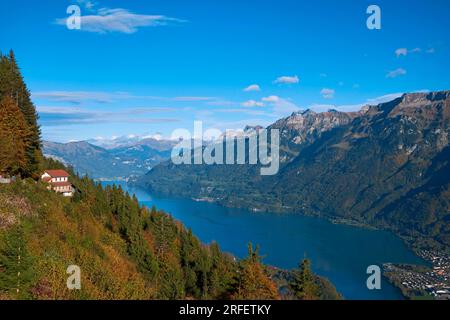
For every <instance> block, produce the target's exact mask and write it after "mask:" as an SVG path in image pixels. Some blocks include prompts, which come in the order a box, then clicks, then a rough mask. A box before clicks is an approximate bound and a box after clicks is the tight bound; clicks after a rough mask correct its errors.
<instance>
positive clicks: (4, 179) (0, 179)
mask: <svg viewBox="0 0 450 320" xmlns="http://www.w3.org/2000/svg"><path fill="white" fill-rule="evenodd" d="M12 180H13V179H11V178H10V177H8V176H6V175H1V174H0V184H8V183H11V182H12Z"/></svg>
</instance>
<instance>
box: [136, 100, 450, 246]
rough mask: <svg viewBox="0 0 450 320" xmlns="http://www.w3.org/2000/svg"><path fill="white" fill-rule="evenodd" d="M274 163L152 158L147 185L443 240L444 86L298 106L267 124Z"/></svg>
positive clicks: (447, 170)
mask: <svg viewBox="0 0 450 320" xmlns="http://www.w3.org/2000/svg"><path fill="white" fill-rule="evenodd" d="M270 127H271V128H278V129H280V132H281V151H280V153H281V154H280V157H281V162H282V163H281V167H280V171H279V173H278V174H277V175H275V176H267V177H263V176H260V175H259V169H258V167H257V166H249V165H232V166H227V165H215V166H207V165H193V166H187V165H178V166H176V165H173V164H172V163H171V162H165V163H162V164H160V165H158V166H156V167H155V168H153V169H152V170H151V171H150V172H149V173H148V174H147V175H145V176H144V177H143V178H141V179H140V180H139V184H141V185H142V186H145V187H146V188H148V189H150V190H151V191H152V192H157V193H165V194H172V195H176V196H187V197H192V198H208V199H214V200H215V201H217V202H219V203H222V204H224V205H228V206H236V207H246V208H253V209H255V210H273V211H281V212H297V213H304V214H311V215H320V216H324V217H329V218H332V219H337V220H340V221H348V222H352V223H358V224H361V223H362V224H370V225H375V226H378V227H383V228H388V229H391V230H394V231H395V232H397V234H399V235H402V236H403V237H404V238H405V239H408V240H411V241H412V242H413V243H415V244H418V243H420V244H421V245H424V246H426V245H429V244H431V245H434V244H436V243H440V244H444V245H445V246H447V247H448V246H450V144H449V141H450V128H449V127H450V91H444V92H435V93H417V94H406V95H403V96H402V97H400V98H398V99H395V100H393V101H391V102H388V103H383V104H379V105H376V106H368V107H365V108H363V109H362V110H361V111H360V112H357V113H343V112H338V111H335V110H330V111H329V112H324V113H315V112H312V111H305V112H299V113H294V114H292V115H291V116H289V117H287V118H285V119H281V120H279V121H277V122H276V123H274V124H273V125H272V126H270Z"/></svg>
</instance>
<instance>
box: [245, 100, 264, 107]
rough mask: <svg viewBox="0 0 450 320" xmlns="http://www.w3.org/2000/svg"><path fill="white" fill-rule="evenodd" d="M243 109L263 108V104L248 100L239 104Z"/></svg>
mask: <svg viewBox="0 0 450 320" xmlns="http://www.w3.org/2000/svg"><path fill="white" fill-rule="evenodd" d="M241 105H242V106H243V107H250V108H251V107H264V103H263V102H260V101H256V100H248V101H245V102H242V104H241Z"/></svg>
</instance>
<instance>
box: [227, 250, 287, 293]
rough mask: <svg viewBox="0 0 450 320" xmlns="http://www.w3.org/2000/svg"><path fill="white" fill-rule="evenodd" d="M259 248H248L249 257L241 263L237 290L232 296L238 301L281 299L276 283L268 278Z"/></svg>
mask: <svg viewBox="0 0 450 320" xmlns="http://www.w3.org/2000/svg"><path fill="white" fill-rule="evenodd" d="M258 251H259V248H258V247H257V248H256V249H255V250H253V247H252V245H251V244H249V246H248V257H247V258H246V259H244V260H243V261H241V263H240V264H241V267H240V270H239V275H238V279H237V290H236V293H235V294H233V295H232V298H233V299H236V300H276V299H279V295H278V290H277V287H276V285H275V283H274V282H273V281H272V280H271V279H270V278H269V277H268V275H267V273H266V272H265V270H264V266H263V265H262V263H261V257H260V256H259V253H258Z"/></svg>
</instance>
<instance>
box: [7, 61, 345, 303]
mask: <svg viewBox="0 0 450 320" xmlns="http://www.w3.org/2000/svg"><path fill="white" fill-rule="evenodd" d="M0 72H1V74H0V76H1V77H0V88H1V91H0V101H1V104H0V107H1V108H0V115H1V117H0V139H1V140H0V145H1V146H2V151H1V153H0V156H1V158H0V175H2V176H3V177H8V178H12V179H11V183H7V184H0V299H280V298H283V297H285V298H287V297H289V298H298V299H333V298H339V295H338V294H337V293H336V291H335V289H334V287H333V286H331V285H330V283H329V282H328V281H326V280H324V279H322V278H320V277H317V276H316V275H314V274H312V273H311V270H310V267H309V264H308V263H307V262H304V263H303V264H302V265H301V266H300V268H299V269H298V270H294V271H293V274H295V275H296V276H295V277H294V276H293V277H291V278H292V280H289V282H288V289H289V290H288V291H289V295H284V296H281V295H280V293H279V290H278V289H279V288H278V287H279V286H278V284H277V283H276V282H275V281H274V279H273V277H272V276H271V274H270V272H269V268H268V267H267V266H265V265H264V264H262V262H261V257H260V256H259V255H258V249H257V248H256V249H255V248H253V246H251V245H249V254H248V257H247V258H245V259H243V260H236V259H235V258H234V257H232V256H231V255H228V254H225V253H223V252H222V251H221V250H220V249H219V247H218V245H217V244H215V243H212V244H210V245H205V244H202V243H201V242H200V241H199V240H198V239H197V238H196V237H195V236H194V235H193V234H192V232H191V231H190V230H187V229H186V228H185V227H184V226H183V225H182V224H181V223H179V222H177V221H175V220H174V219H173V218H171V216H170V215H168V214H167V213H165V212H162V211H159V210H157V209H156V208H152V209H151V210H149V209H147V208H145V207H141V206H140V205H139V202H138V200H137V199H136V198H135V197H134V196H130V195H129V194H127V193H125V192H124V191H123V190H122V189H121V188H120V187H119V188H117V187H115V186H113V187H106V188H105V189H103V188H102V186H101V185H99V184H95V183H94V182H93V181H92V180H90V179H89V178H86V177H84V178H80V177H79V176H77V175H76V174H75V173H74V172H72V171H71V170H70V169H68V168H65V167H64V165H63V164H61V163H59V162H57V161H54V160H52V159H44V158H43V157H42V155H41V145H40V133H39V127H38V125H37V115H36V111H35V108H34V105H33V103H32V102H31V100H30V95H29V92H28V90H27V89H26V86H25V84H24V82H23V79H22V76H21V75H20V72H19V69H18V67H17V64H16V61H15V58H14V54H13V53H12V52H11V53H10V55H9V57H4V56H2V57H1V66H0ZM47 169H64V170H66V171H68V172H69V173H70V175H71V178H70V182H71V183H72V184H73V186H74V188H75V194H74V196H73V197H72V198H65V197H62V196H61V195H60V194H57V193H55V192H53V191H51V190H49V189H48V188H47V187H48V185H47V184H46V183H44V182H43V181H41V180H40V179H39V177H40V175H41V174H42V172H43V170H47ZM71 265H76V266H79V267H80V270H81V289H80V290H69V289H68V288H67V278H68V276H69V275H68V274H67V273H66V270H67V268H68V267H69V266H71ZM289 274H290V272H289Z"/></svg>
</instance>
